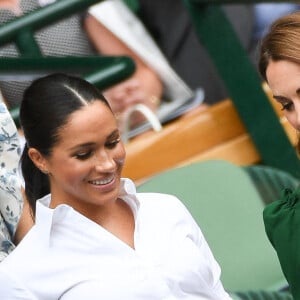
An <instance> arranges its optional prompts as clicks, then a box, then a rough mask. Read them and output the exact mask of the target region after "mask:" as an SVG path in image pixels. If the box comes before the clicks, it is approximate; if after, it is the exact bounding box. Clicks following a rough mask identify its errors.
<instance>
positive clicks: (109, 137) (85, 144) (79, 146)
mask: <svg viewBox="0 0 300 300" xmlns="http://www.w3.org/2000/svg"><path fill="white" fill-rule="evenodd" d="M119 137H120V132H119V130H118V129H115V130H114V131H113V132H112V133H110V134H109V135H108V136H107V138H106V140H109V139H115V138H119ZM94 145H95V143H92V142H87V143H83V144H79V145H76V146H74V147H72V148H70V149H69V150H70V151H75V150H77V149H79V148H85V147H91V146H94Z"/></svg>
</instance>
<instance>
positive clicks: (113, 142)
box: [106, 138, 121, 149]
mask: <svg viewBox="0 0 300 300" xmlns="http://www.w3.org/2000/svg"><path fill="white" fill-rule="evenodd" d="M120 141H121V139H120V138H118V139H116V140H113V141H110V142H108V143H106V147H107V148H109V149H113V148H115V147H116V146H117V145H118V144H119V143H120Z"/></svg>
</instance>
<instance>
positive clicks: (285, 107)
mask: <svg viewBox="0 0 300 300" xmlns="http://www.w3.org/2000/svg"><path fill="white" fill-rule="evenodd" d="M281 105H282V108H281V110H287V111H290V110H291V109H292V106H293V102H287V103H282V104H281Z"/></svg>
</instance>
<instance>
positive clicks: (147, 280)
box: [0, 74, 230, 300]
mask: <svg viewBox="0 0 300 300" xmlns="http://www.w3.org/2000/svg"><path fill="white" fill-rule="evenodd" d="M20 119H21V124H22V128H23V130H24V135H25V139H26V145H25V148H24V152H23V155H22V160H21V164H22V172H23V176H24V180H25V192H26V196H27V198H28V201H29V203H30V206H31V209H32V211H33V212H34V213H35V225H34V226H33V227H32V229H31V230H30V231H29V233H28V234H27V235H26V236H25V237H24V238H23V240H22V241H21V242H20V244H19V245H18V246H17V247H16V249H15V250H14V251H13V252H12V253H11V254H10V255H9V256H8V257H7V258H6V259H5V260H4V261H3V262H2V263H1V264H0V295H1V299H10V300H13V299H43V300H47V299H64V300H66V299H72V300H76V299H80V300H82V299H106V300H110V299H131V300H134V299H143V300H144V299H151V300H154V299H215V300H220V299H230V297H229V295H228V294H227V293H226V292H225V291H224V288H223V286H222V283H221V282H220V268H219V265H218V264H217V262H216V261H215V259H214V257H213V255H212V253H211V251H210V249H209V247H208V245H207V243H206V241H205V238H204V237H203V235H202V233H201V230H200V229H199V227H198V226H197V224H196V223H195V221H194V220H193V218H192V217H191V215H190V214H189V212H188V211H187V210H186V208H185V207H184V206H183V204H182V203H181V202H180V201H179V200H178V199H177V198H175V197H174V196H170V195H163V194H155V193H145V194H140V193H136V191H135V187H134V185H133V183H132V182H131V181H130V180H129V179H124V178H121V171H122V166H123V164H124V159H125V150H124V147H123V144H122V142H121V139H120V133H119V130H118V128H117V123H116V120H115V117H114V115H113V113H112V111H111V109H110V107H109V105H108V102H107V101H106V99H105V98H104V97H103V96H102V95H101V94H100V93H99V91H98V90H97V89H96V88H95V87H93V86H92V85H91V84H89V83H88V82H86V81H84V80H82V79H79V78H76V77H71V76H67V75H63V74H53V75H49V76H46V77H43V78H41V79H38V80H36V81H34V82H33V83H32V84H31V86H30V87H29V88H28V89H27V90H26V91H25V93H24V98H23V101H22V105H21V110H20ZM37 199H39V200H37Z"/></svg>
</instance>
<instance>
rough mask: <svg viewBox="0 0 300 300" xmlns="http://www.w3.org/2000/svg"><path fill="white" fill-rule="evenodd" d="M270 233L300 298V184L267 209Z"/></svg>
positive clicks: (287, 190)
mask: <svg viewBox="0 0 300 300" xmlns="http://www.w3.org/2000/svg"><path fill="white" fill-rule="evenodd" d="M263 216H264V223H265V229H266V233H267V236H268V238H269V240H270V242H271V243H272V245H273V247H274V248H275V250H276V251H277V255H278V258H279V261H280V264H281V268H282V271H283V273H284V275H285V277H286V279H287V281H288V283H289V285H290V290H291V293H292V295H293V297H294V299H295V300H300V187H299V188H297V189H296V190H294V191H292V190H291V189H285V190H284V191H283V193H282V196H281V198H280V199H279V200H277V201H274V202H273V203H271V204H269V205H268V206H266V208H265V209H264V215H263Z"/></svg>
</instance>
